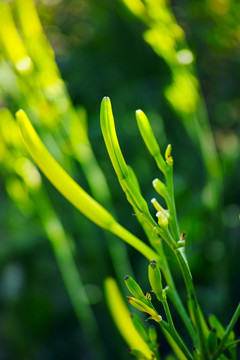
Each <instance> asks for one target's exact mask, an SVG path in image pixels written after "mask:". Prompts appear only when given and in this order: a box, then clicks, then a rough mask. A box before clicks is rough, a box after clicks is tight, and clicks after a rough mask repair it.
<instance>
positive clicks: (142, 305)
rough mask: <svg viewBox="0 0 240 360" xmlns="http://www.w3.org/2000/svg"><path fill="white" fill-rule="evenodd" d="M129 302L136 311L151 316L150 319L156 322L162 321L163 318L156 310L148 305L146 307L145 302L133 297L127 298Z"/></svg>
mask: <svg viewBox="0 0 240 360" xmlns="http://www.w3.org/2000/svg"><path fill="white" fill-rule="evenodd" d="M127 300H128V301H129V303H130V304H131V305H133V306H134V307H135V308H136V309H138V310H140V311H142V312H145V313H147V314H149V315H150V319H153V320H155V321H156V322H160V321H161V320H162V317H161V316H160V315H159V314H158V313H157V312H156V311H155V310H154V309H152V308H150V307H149V306H148V305H146V304H145V303H144V302H143V301H141V300H139V299H136V298H133V297H131V296H127Z"/></svg>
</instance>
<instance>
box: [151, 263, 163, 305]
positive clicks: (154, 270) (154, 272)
mask: <svg viewBox="0 0 240 360" xmlns="http://www.w3.org/2000/svg"><path fill="white" fill-rule="evenodd" d="M148 278H149V282H150V285H151V287H152V290H153V292H154V293H155V295H156V296H157V298H158V300H159V301H162V299H163V286H162V277H161V272H160V270H159V267H158V265H157V262H156V261H155V260H152V261H151V262H150V264H149V265H148Z"/></svg>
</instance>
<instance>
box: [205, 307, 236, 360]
mask: <svg viewBox="0 0 240 360" xmlns="http://www.w3.org/2000/svg"><path fill="white" fill-rule="evenodd" d="M239 316H240V303H239V304H238V306H237V309H236V311H235V313H234V314H233V317H232V319H231V321H230V323H229V325H228V327H227V329H226V332H225V334H224V336H223V337H222V340H221V341H220V343H219V345H218V347H217V349H216V352H215V354H214V355H213V357H212V359H211V360H216V359H217V358H218V356H219V355H220V354H221V352H222V351H223V349H224V345H225V343H226V341H227V339H228V337H229V335H230V333H231V331H232V329H233V327H234V326H235V324H236V322H237V320H238V318H239Z"/></svg>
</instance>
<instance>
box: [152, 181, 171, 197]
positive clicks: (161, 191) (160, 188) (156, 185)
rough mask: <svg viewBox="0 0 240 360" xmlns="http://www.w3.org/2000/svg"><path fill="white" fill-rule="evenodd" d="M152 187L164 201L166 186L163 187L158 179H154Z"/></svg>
mask: <svg viewBox="0 0 240 360" xmlns="http://www.w3.org/2000/svg"><path fill="white" fill-rule="evenodd" d="M152 184H153V187H154V189H155V190H156V192H157V193H158V194H159V195H161V196H162V197H163V198H164V199H167V198H168V190H167V187H166V185H164V183H163V182H162V181H161V180H159V179H154V180H153V182H152Z"/></svg>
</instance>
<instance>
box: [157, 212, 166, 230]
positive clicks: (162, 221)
mask: <svg viewBox="0 0 240 360" xmlns="http://www.w3.org/2000/svg"><path fill="white" fill-rule="evenodd" d="M156 216H157V218H158V224H159V226H161V227H163V228H167V227H168V218H167V216H166V215H165V214H164V213H163V212H162V211H158V212H157V214H156Z"/></svg>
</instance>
